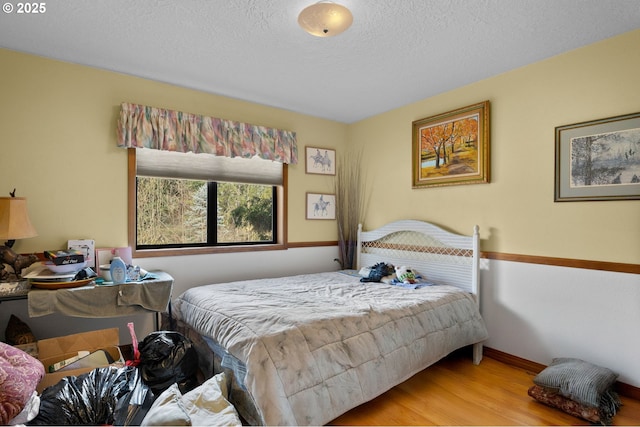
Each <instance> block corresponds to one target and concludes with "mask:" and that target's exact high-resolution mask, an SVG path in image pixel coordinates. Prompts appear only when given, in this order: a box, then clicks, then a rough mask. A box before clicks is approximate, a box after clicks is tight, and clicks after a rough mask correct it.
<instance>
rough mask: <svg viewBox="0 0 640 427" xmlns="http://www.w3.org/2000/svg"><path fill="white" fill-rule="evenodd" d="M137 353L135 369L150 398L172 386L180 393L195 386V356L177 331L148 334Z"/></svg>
mask: <svg viewBox="0 0 640 427" xmlns="http://www.w3.org/2000/svg"><path fill="white" fill-rule="evenodd" d="M139 350H140V363H139V365H138V369H140V374H141V376H142V379H143V381H144V382H145V383H146V384H147V385H148V386H149V387H150V388H151V391H152V392H153V394H154V395H156V396H159V395H160V394H161V393H162V392H163V391H165V390H166V389H167V388H169V386H171V384H173V383H177V384H178V387H179V388H180V391H181V392H182V393H186V392H188V391H190V390H191V389H193V388H195V387H196V386H197V385H198V379H197V375H198V354H197V352H196V349H195V346H194V345H193V342H192V341H191V340H190V339H189V338H187V337H185V336H184V335H182V334H180V333H179V332H174V331H157V332H152V333H151V334H149V335H147V336H146V337H145V339H144V340H143V341H142V343H141V344H140V347H139Z"/></svg>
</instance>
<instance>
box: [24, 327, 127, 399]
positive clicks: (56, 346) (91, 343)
mask: <svg viewBox="0 0 640 427" xmlns="http://www.w3.org/2000/svg"><path fill="white" fill-rule="evenodd" d="M119 336H120V332H119V330H118V328H112V329H102V330H99V331H91V332H83V333H80V334H74V335H67V336H64V337H57V338H49V339H46V340H39V341H38V359H39V360H40V361H41V362H42V364H43V365H44V370H45V375H44V378H43V379H42V380H41V381H40V383H39V384H38V387H36V390H37V391H38V393H42V390H44V389H45V388H47V387H49V386H52V385H54V384H56V383H57V382H58V381H60V380H61V379H62V378H64V377H68V376H78V375H81V374H84V373H86V372H90V371H91V370H93V369H95V367H90V368H80V369H69V370H66V369H65V370H63V371H58V372H53V373H51V374H50V373H49V372H48V370H49V366H50V365H53V364H54V363H57V362H60V361H61V360H65V359H68V358H70V357H72V356H76V355H77V354H78V352H79V351H83V350H84V351H90V352H93V351H96V350H105V351H106V352H107V353H109V355H110V356H111V357H112V358H113V360H115V361H116V362H115V363H117V364H124V358H123V357H122V353H121V352H120V348H119V347H118V345H119V341H120V338H119ZM105 366H108V365H105Z"/></svg>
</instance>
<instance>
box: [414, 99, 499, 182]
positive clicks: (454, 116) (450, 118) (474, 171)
mask: <svg viewBox="0 0 640 427" xmlns="http://www.w3.org/2000/svg"><path fill="white" fill-rule="evenodd" d="M489 135H490V133H489V101H484V102H481V103H478V104H474V105H469V106H468V107H463V108H459V109H457V110H453V111H449V112H447V113H442V114H438V115H436V116H431V117H427V118H424V119H421V120H416V121H414V122H413V150H412V161H413V188H422V187H431V186H441V185H456V184H481V183H487V182H489Z"/></svg>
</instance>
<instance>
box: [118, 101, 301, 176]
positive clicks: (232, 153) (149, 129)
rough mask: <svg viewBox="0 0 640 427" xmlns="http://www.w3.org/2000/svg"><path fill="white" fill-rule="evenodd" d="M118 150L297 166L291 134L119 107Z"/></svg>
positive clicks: (138, 107)
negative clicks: (141, 150)
mask: <svg viewBox="0 0 640 427" xmlns="http://www.w3.org/2000/svg"><path fill="white" fill-rule="evenodd" d="M117 133H118V146H119V147H124V148H143V147H144V148H153V149H156V150H166V151H178V152H183V153H188V152H193V153H196V154H198V153H207V154H213V155H216V156H225V157H244V158H250V157H254V156H259V157H261V158H263V159H267V160H275V161H277V162H280V163H290V164H295V163H298V147H297V145H296V134H295V132H291V131H287V130H280V129H272V128H267V127H264V126H256V125H250V124H247V123H240V122H234V121H231V120H224V119H217V118H215V117H207V116H200V115H197V114H190V113H183V112H180V111H173V110H165V109H162V108H154V107H148V106H145V105H137V104H128V103H123V104H122V105H121V109H120V119H119V120H118V129H117Z"/></svg>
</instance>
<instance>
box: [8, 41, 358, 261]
mask: <svg viewBox="0 0 640 427" xmlns="http://www.w3.org/2000/svg"><path fill="white" fill-rule="evenodd" d="M0 70H2V78H0V97H1V98H0V144H1V146H2V150H1V151H0V195H2V196H8V195H9V192H10V191H11V190H12V189H13V188H17V195H18V196H23V197H27V199H28V205H29V211H30V217H31V220H32V222H33V224H34V226H35V227H36V229H37V231H38V233H39V235H38V237H35V238H31V239H24V240H20V241H18V242H17V243H16V246H15V249H16V250H17V251H18V252H38V251H40V252H41V251H43V250H46V249H58V248H63V247H65V246H66V242H67V240H68V239H76V238H79V239H80V238H93V239H95V240H96V245H97V246H106V247H111V246H122V245H125V246H126V245H127V198H126V197H127V191H126V185H127V179H126V176H127V173H126V171H127V156H126V150H124V149H120V148H117V147H116V136H115V127H116V119H117V115H118V111H119V105H120V103H122V102H132V103H138V104H145V105H152V106H155V107H161V108H169V109H173V110H179V111H186V112H190V113H195V114H203V115H210V116H214V117H220V118H224V119H231V120H237V121H241V122H247V123H252V124H257V125H264V126H268V127H274V128H281V129H288V130H293V131H295V132H296V133H297V136H298V148H299V160H300V163H299V164H297V165H291V166H290V167H289V205H288V207H289V230H288V233H289V241H291V242H297V241H303V242H305V241H324V240H336V239H337V232H336V226H335V222H334V221H313V222H310V221H306V220H305V200H304V199H305V192H307V191H312V192H332V191H331V190H332V188H333V180H332V178H330V177H327V176H321V175H307V174H305V172H304V171H305V164H304V147H305V145H312V146H321V147H329V148H336V149H338V150H340V149H341V148H342V147H343V146H344V145H345V144H346V132H347V126H346V125H345V124H342V123H337V122H332V121H328V120H323V119H318V118H314V117H310V116H305V115H301V114H296V113H291V112H288V111H284V110H281V109H276V108H270V107H265V106H262V105H257V104H253V103H248V102H242V101H238V100H235V99H230V98H226V97H221V96H215V95H211V94H206V93H203V92H198V91H194V90H189V89H185V88H180V87H176V86H172V85H168V84H163V83H159V82H155V81H151V80H146V79H141V78H137V77H131V76H127V75H123V74H119V73H114V72H109V71H102V70H98V69H95V68H90V67H85V66H79V65H74V64H69V63H64V62H59V61H53V60H49V59H44V58H40V57H36V56H32V55H26V54H22V53H17V52H13V51H9V50H3V49H0ZM311 225H313V226H311Z"/></svg>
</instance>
